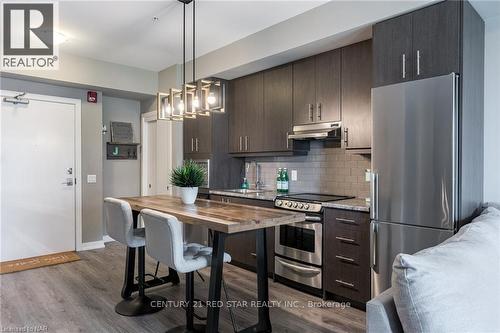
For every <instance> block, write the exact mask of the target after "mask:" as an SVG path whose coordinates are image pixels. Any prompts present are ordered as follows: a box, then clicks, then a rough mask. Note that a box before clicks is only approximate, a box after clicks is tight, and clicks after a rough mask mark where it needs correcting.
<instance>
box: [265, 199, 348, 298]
mask: <svg viewBox="0 0 500 333" xmlns="http://www.w3.org/2000/svg"><path fill="white" fill-rule="evenodd" d="M347 198H348V197H346V196H338V195H331V194H314V193H297V194H289V195H284V196H279V197H277V198H276V200H275V201H274V206H275V207H277V208H282V209H287V210H294V211H300V212H304V213H305V216H306V217H305V219H304V221H301V222H297V223H293V224H288V225H281V226H278V227H276V231H275V240H274V242H275V244H274V251H275V254H276V255H275V257H274V273H275V275H276V276H278V277H283V278H285V279H287V280H290V281H294V282H297V283H299V284H303V285H306V286H309V287H313V288H316V289H321V288H322V282H321V281H322V276H323V269H322V265H323V207H322V203H323V202H328V201H336V200H342V199H347Z"/></svg>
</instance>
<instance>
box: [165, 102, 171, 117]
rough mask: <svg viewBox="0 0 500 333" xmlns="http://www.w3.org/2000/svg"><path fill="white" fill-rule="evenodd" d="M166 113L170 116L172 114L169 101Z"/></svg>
mask: <svg viewBox="0 0 500 333" xmlns="http://www.w3.org/2000/svg"><path fill="white" fill-rule="evenodd" d="M165 113H166V114H167V116H170V115H171V114H172V107H171V106H170V103H167V107H166V108H165Z"/></svg>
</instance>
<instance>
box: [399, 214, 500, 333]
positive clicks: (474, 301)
mask: <svg viewBox="0 0 500 333" xmlns="http://www.w3.org/2000/svg"><path fill="white" fill-rule="evenodd" d="M392 286H393V289H394V302H395V304H396V310H397V312H398V315H399V318H400V321H401V324H402V326H403V329H404V331H405V332H499V331H500V313H499V308H500V211H499V210H497V209H496V208H494V207H488V208H487V209H485V210H484V212H483V213H482V214H481V215H480V216H479V217H477V218H476V219H474V221H473V222H472V223H470V224H468V225H466V226H464V227H462V228H461V229H460V231H459V232H458V233H457V234H456V235H454V236H453V237H451V238H449V239H447V240H446V241H445V242H443V243H441V244H439V245H437V246H435V247H431V248H428V249H425V250H422V251H420V252H418V253H416V254H414V255H408V254H399V255H398V256H397V257H396V259H395V260H394V264H393V275H392Z"/></svg>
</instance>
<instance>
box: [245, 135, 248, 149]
mask: <svg viewBox="0 0 500 333" xmlns="http://www.w3.org/2000/svg"><path fill="white" fill-rule="evenodd" d="M245 151H248V136H245Z"/></svg>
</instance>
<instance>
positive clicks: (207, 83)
mask: <svg viewBox="0 0 500 333" xmlns="http://www.w3.org/2000/svg"><path fill="white" fill-rule="evenodd" d="M178 1H179V2H181V3H182V4H183V15H182V89H174V88H172V89H170V90H169V92H168V93H158V101H157V104H158V119H164V120H183V119H184V118H196V116H197V115H198V116H210V114H211V113H214V112H224V110H225V109H224V107H225V106H224V103H225V93H226V82H225V81H224V80H221V79H218V78H208V79H201V80H198V81H196V8H195V7H196V6H195V1H196V0H178ZM190 3H192V4H193V46H192V47H193V60H192V62H193V72H192V74H193V75H192V76H193V80H192V82H190V83H186V6H187V5H188V4H190Z"/></svg>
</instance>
